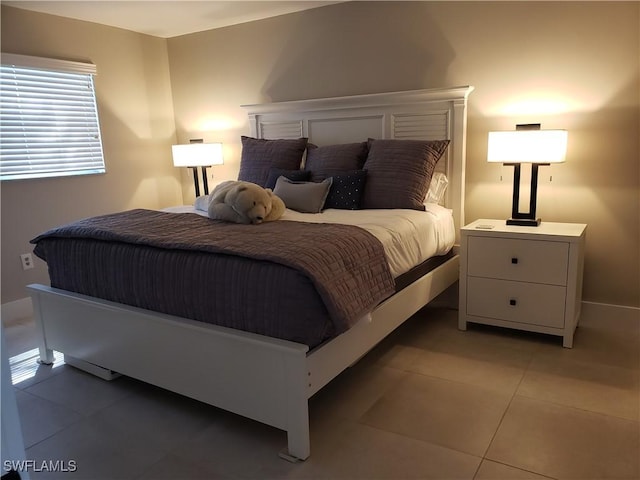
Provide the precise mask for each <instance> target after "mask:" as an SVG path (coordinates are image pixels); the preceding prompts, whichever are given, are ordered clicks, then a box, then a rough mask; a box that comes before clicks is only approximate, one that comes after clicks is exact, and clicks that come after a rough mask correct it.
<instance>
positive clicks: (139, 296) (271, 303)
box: [33, 205, 454, 348]
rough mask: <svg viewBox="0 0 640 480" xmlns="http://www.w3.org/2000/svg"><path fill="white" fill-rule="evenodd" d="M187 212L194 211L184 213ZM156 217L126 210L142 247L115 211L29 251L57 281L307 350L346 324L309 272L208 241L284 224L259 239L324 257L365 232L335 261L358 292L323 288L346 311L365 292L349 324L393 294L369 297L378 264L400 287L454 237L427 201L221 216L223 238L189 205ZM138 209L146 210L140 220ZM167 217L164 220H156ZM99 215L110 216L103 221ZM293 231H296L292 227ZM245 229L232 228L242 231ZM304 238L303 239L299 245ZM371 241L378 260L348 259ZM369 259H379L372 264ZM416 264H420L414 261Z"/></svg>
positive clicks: (446, 218) (332, 278) (50, 236)
mask: <svg viewBox="0 0 640 480" xmlns="http://www.w3.org/2000/svg"><path fill="white" fill-rule="evenodd" d="M187 212H188V213H198V214H199V215H198V216H195V215H184V213H187ZM125 213H126V212H123V214H125ZM171 213H182V215H172V214H171ZM156 214H157V215H153V213H152V212H151V211H146V212H144V211H139V212H135V211H132V212H129V213H127V214H126V215H125V216H135V217H136V220H135V224H137V225H141V227H142V229H143V230H145V231H149V232H150V233H152V235H150V238H151V239H152V240H153V241H152V242H151V243H148V242H147V243H145V244H139V243H138V240H137V238H138V237H137V235H139V234H140V230H139V229H138V228H136V229H135V231H133V230H130V227H131V225H130V224H129V223H125V224H120V223H119V221H120V219H119V217H120V214H112V216H114V217H118V223H117V224H116V226H117V229H116V231H114V230H113V229H112V226H111V223H110V222H111V221H112V220H113V219H111V218H110V217H111V216H105V217H109V218H106V219H105V218H103V219H100V217H94V219H86V220H84V221H80V222H76V224H71V225H68V226H63V227H60V228H59V229H54V231H51V232H47V233H46V234H43V235H41V236H40V237H38V238H37V239H35V240H34V241H33V242H34V243H37V247H36V250H35V252H36V254H37V255H38V256H40V257H41V258H43V259H45V260H46V261H47V264H48V266H49V274H50V277H51V285H52V286H54V287H56V288H61V289H63V290H69V291H73V292H77V293H82V294H85V295H89V296H93V297H98V298H103V299H107V300H111V301H115V302H118V303H123V304H127V305H132V306H136V307H140V308H145V309H149V310H154V311H158V312H163V313H168V314H171V315H176V316H180V317H185V318H190V319H194V320H198V321H203V322H208V323H214V324H217V325H221V326H225V327H229V328H237V329H240V330H245V331H249V332H254V333H259V334H262V335H266V336H271V337H275V338H281V339H285V340H291V341H295V342H299V343H304V344H306V345H308V346H309V347H311V348H313V347H314V346H317V345H319V344H320V343H322V342H323V341H325V340H327V339H329V338H332V337H334V336H336V335H338V334H340V333H341V332H342V331H344V330H345V328H348V325H347V326H346V327H345V322H336V318H335V316H332V312H333V309H332V308H328V306H327V305H328V304H327V303H326V301H325V294H324V293H323V289H322V288H318V285H317V284H316V283H315V282H314V281H313V277H310V276H309V275H308V274H307V273H305V272H302V271H299V270H297V269H296V268H291V265H288V264H287V262H274V261H272V260H270V258H271V255H273V254H274V253H279V252H277V251H272V252H271V255H270V256H269V257H258V259H255V258H246V256H245V257H243V256H238V255H237V254H235V253H233V252H232V253H231V254H229V252H225V251H221V250H219V247H220V245H219V244H217V243H215V244H209V241H210V237H211V236H212V235H213V236H217V237H219V239H221V240H223V242H222V243H223V244H224V245H226V246H225V248H227V247H231V246H235V245H236V244H235V242H233V241H231V240H229V239H228V238H227V237H228V234H229V233H233V232H231V231H232V230H234V229H239V230H242V232H245V231H247V229H249V230H250V231H251V232H255V234H256V235H259V236H260V235H263V234H264V235H270V233H268V232H267V231H271V230H275V231H280V234H281V235H284V236H283V237H281V239H280V240H277V239H272V238H271V237H269V239H270V240H269V242H265V241H262V242H259V243H262V244H264V243H273V244H274V245H278V246H280V245H283V244H284V243H289V244H291V245H290V246H289V247H290V248H293V250H291V252H290V253H289V254H288V255H289V256H287V257H286V258H287V259H293V258H296V257H299V256H304V255H307V254H309V255H311V256H313V258H317V260H315V261H316V262H320V263H326V261H327V259H328V258H330V256H331V255H333V253H331V254H329V251H328V255H325V254H323V253H321V252H322V251H324V250H323V249H326V248H329V244H334V243H336V242H337V243H338V244H340V243H344V242H345V241H349V242H353V241H354V238H355V237H353V235H355V236H358V237H362V235H365V236H368V237H370V238H371V240H370V241H369V240H366V243H361V245H362V247H361V248H359V249H358V248H356V249H355V250H354V247H355V244H354V245H353V246H352V247H350V248H349V249H347V248H346V247H345V249H344V252H343V253H341V254H340V255H342V256H344V255H346V257H344V258H343V259H342V260H338V263H339V264H342V265H345V267H343V268H344V270H343V272H342V273H343V274H347V275H351V276H352V277H353V279H352V281H355V282H356V283H357V284H359V288H358V289H357V290H358V291H359V293H357V296H356V297H353V298H352V296H353V295H354V294H356V289H355V288H351V287H349V286H348V285H349V284H348V283H345V284H343V286H342V287H340V286H339V285H328V286H329V287H330V288H331V289H334V288H335V289H336V291H338V290H339V291H342V292H343V293H342V294H341V295H345V299H343V300H341V299H339V298H338V297H335V298H336V299H338V300H339V301H340V302H339V303H342V304H343V305H344V306H345V307H346V308H348V309H351V308H352V305H353V304H354V302H355V301H356V300H358V302H359V301H360V300H359V299H360V297H361V296H362V298H363V300H364V297H371V299H370V301H369V307H367V308H365V309H363V310H358V311H360V312H362V313H359V314H357V315H352V316H351V317H350V318H351V320H350V321H349V322H346V323H348V324H353V322H354V321H357V320H358V319H360V318H362V316H365V315H366V314H367V313H368V312H370V311H371V310H372V309H373V308H375V306H376V305H377V304H378V303H379V302H380V301H381V300H382V299H383V298H384V297H385V296H387V295H390V294H391V293H393V285H391V289H390V290H387V292H388V293H385V292H383V291H382V290H381V291H380V295H373V292H375V288H372V287H371V286H367V282H370V281H371V280H372V279H371V278H368V277H372V276H374V272H379V271H380V272H382V270H380V266H384V269H385V270H386V271H387V273H386V275H388V278H389V279H391V281H392V284H393V279H394V278H395V279H396V284H395V287H396V291H397V290H398V289H399V288H402V286H400V287H399V286H398V285H399V283H398V279H403V282H404V279H406V278H407V277H409V276H410V275H411V274H412V273H413V272H415V271H418V272H419V273H420V274H421V275H422V274H424V273H425V271H424V270H422V269H423V268H425V267H432V266H433V261H434V260H436V261H437V262H443V261H446V259H447V258H448V257H447V256H445V255H442V254H443V253H446V252H447V251H449V250H450V247H451V246H452V245H453V241H454V235H453V232H454V228H453V219H452V216H451V213H450V211H449V210H447V209H444V208H442V207H439V206H437V205H432V206H428V209H427V211H426V212H419V211H410V210H376V211H370V210H359V211H344V210H326V211H325V212H323V213H321V214H299V213H297V212H292V211H287V212H286V214H285V215H284V217H283V218H284V220H287V221H278V222H273V223H270V224H265V225H262V226H258V227H256V226H241V225H235V224H224V223H222V225H221V227H224V231H225V232H227V233H226V234H223V235H222V236H220V235H217V234H213V233H212V231H211V230H210V229H211V224H210V223H209V222H211V221H210V220H208V219H205V218H206V214H204V212H200V211H196V210H195V209H194V208H193V207H174V208H169V209H166V210H165V212H156ZM140 215H142V217H140V218H137V217H138V216H140ZM156 216H163V219H162V220H161V219H160V218H158V219H155V217H156ZM202 217H205V218H202ZM171 218H175V220H171ZM190 218H191V219H192V220H189V219H190ZM165 219H166V221H167V222H168V223H166V224H165V223H156V222H164V221H165ZM105 221H106V222H107V223H106V224H104V225H102V223H104V222H105ZM85 222H88V223H89V224H91V226H92V228H91V229H90V230H91V231H93V228H95V227H96V225H95V222H98V224H100V225H99V226H100V228H98V230H97V232H98V233H99V235H98V236H95V234H92V235H91V236H90V237H87V236H85V235H84V233H82V234H80V233H81V232H84V231H85V230H86V227H87V225H85ZM149 222H152V223H151V224H150V223H149ZM217 223H220V222H217ZM321 224H325V225H326V228H325V227H323V226H322V225H321ZM354 229H355V231H354ZM275 231H274V232H273V233H276V232H275ZM293 231H295V232H297V233H295V234H292V233H290V232H293ZM117 232H120V233H122V232H124V233H126V235H125V237H130V238H134V239H135V241H130V239H129V240H125V241H123V239H122V238H121V235H120V234H118V235H115V236H114V233H117ZM170 232H175V235H178V234H179V236H174V233H170ZM180 232H184V235H186V237H183V233H180ZM242 232H236V233H235V234H234V235H237V234H241V236H246V235H245V234H242ZM287 232H288V233H287ZM359 232H360V233H359ZM131 235H133V237H131ZM300 235H303V236H305V237H307V240H305V242H302V240H301V238H302V237H301V236H300ZM252 237H253V236H252ZM229 238H231V237H229ZM233 238H236V237H233ZM185 239H188V240H189V241H188V242H186V240H185ZM361 241H362V242H364V241H365V238H362V239H361ZM203 242H204V243H203ZM229 242H230V243H229ZM371 242H373V243H371ZM185 243H189V244H190V246H189V249H185V248H184V246H185ZM254 243H255V239H253V240H251V242H250V244H251V245H253V244H254ZM192 244H194V245H192ZM193 247H195V249H194V248H193ZM203 247H206V248H203ZM372 247H375V248H374V250H376V251H377V253H376V255H375V257H368V260H365V261H364V262H363V263H360V262H359V261H358V262H357V264H356V263H354V262H356V260H355V258H356V257H359V256H362V255H365V251H372ZM234 248H235V247H234ZM279 249H280V247H278V248H277V249H276V250H279ZM272 250H273V249H272ZM330 251H331V252H336V251H337V250H336V249H335V248H334V249H333V250H330ZM294 252H297V253H294ZM430 257H431V258H430ZM331 258H333V257H331ZM363 258H364V257H363ZM373 258H375V259H376V260H375V264H376V267H375V268H374V263H373V262H372V260H373ZM321 259H322V260H321ZM385 260H386V262H385ZM425 260H426V261H425ZM414 265H419V267H420V268H418V269H416V268H413V267H414ZM167 272H169V274H167ZM324 277H325V278H327V279H328V281H329V283H336V281H337V278H338V277H337V276H336V275H329V276H327V275H324ZM413 278H414V279H415V278H416V277H413ZM409 281H411V280H409ZM360 284H362V285H360ZM372 285H374V286H375V284H372ZM405 285H406V283H405ZM345 286H346V287H345ZM385 288H387V287H385ZM373 297H376V298H377V299H376V298H373ZM358 302H355V303H358ZM360 306H363V304H360ZM353 313H357V312H353Z"/></svg>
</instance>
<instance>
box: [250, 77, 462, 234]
mask: <svg viewBox="0 0 640 480" xmlns="http://www.w3.org/2000/svg"><path fill="white" fill-rule="evenodd" d="M472 91H473V87H471V86H463V87H454V88H439V89H429V90H411V91H405V92H391V93H376V94H370V95H354V96H349V97H334V98H321V99H313V100H298V101H291V102H278V103H269V104H259V105H243V108H245V109H246V110H247V113H248V115H249V123H250V125H251V135H252V136H253V137H255V138H265V139H277V138H299V137H308V138H309V141H310V142H311V143H314V144H316V145H318V146H323V145H333V144H339V143H350V142H362V141H366V140H367V139H369V138H376V139H389V138H395V139H420V140H445V139H448V140H451V143H450V145H449V148H448V149H447V151H446V153H445V155H444V156H443V158H442V159H440V161H439V162H438V167H437V170H439V171H442V172H444V173H446V175H447V178H448V179H449V187H448V189H447V195H446V200H445V205H446V206H447V207H448V208H451V209H452V210H453V212H454V213H453V214H454V219H455V223H456V230H457V233H456V239H459V231H460V228H461V227H462V226H464V182H465V162H466V160H465V157H466V138H467V98H468V96H469V94H470V93H471V92H472Z"/></svg>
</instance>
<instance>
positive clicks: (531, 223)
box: [507, 218, 540, 227]
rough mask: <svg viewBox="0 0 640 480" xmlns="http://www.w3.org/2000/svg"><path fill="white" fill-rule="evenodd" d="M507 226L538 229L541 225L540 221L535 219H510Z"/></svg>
mask: <svg viewBox="0 0 640 480" xmlns="http://www.w3.org/2000/svg"><path fill="white" fill-rule="evenodd" d="M507 225H519V226H521V227H537V226H538V225H540V219H539V218H538V219H535V218H510V219H509V220H507Z"/></svg>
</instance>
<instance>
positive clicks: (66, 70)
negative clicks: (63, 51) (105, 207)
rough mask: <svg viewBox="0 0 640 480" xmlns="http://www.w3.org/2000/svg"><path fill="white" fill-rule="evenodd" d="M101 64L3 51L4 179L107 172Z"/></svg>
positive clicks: (0, 150) (0, 169)
mask: <svg viewBox="0 0 640 480" xmlns="http://www.w3.org/2000/svg"><path fill="white" fill-rule="evenodd" d="M95 73H96V68H95V65H92V64H86V63H79V62H67V61H62V60H54V59H48V58H40V57H28V56H24V55H11V54H2V57H1V65H0V180H15V179H24V178H42V177H59V176H67V175H84V174H92V173H104V172H105V165H104V157H103V154H102V141H101V138H100V124H99V122H98V109H97V108H96V97H95V92H94V87H93V76H94V75H95Z"/></svg>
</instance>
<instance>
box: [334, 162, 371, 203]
mask: <svg viewBox="0 0 640 480" xmlns="http://www.w3.org/2000/svg"><path fill="white" fill-rule="evenodd" d="M332 178H333V183H332V184H331V189H330V190H329V195H328V196H327V200H326V202H325V203H324V208H339V209H342V210H358V209H359V208H360V202H361V199H362V194H363V192H364V187H365V181H366V180H367V172H366V171H365V170H355V171H352V172H345V173H341V174H339V175H334V176H333V177H332Z"/></svg>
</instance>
